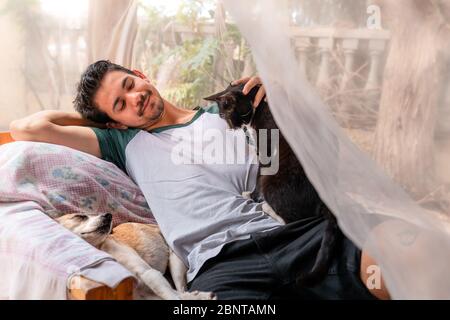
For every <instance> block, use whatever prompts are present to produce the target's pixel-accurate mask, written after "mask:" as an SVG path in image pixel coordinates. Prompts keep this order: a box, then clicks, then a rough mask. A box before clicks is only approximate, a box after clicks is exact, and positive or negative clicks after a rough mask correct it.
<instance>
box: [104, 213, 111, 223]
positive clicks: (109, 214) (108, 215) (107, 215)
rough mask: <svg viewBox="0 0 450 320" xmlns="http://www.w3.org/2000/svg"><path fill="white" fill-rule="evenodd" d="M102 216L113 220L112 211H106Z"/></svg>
mask: <svg viewBox="0 0 450 320" xmlns="http://www.w3.org/2000/svg"><path fill="white" fill-rule="evenodd" d="M102 218H104V219H106V220H109V221H111V220H112V214H111V213H105V214H104V215H102Z"/></svg>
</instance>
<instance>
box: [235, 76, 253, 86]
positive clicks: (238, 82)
mask: <svg viewBox="0 0 450 320" xmlns="http://www.w3.org/2000/svg"><path fill="white" fill-rule="evenodd" d="M248 80H250V77H244V78H241V79H238V80H234V81H233V82H231V85H232V86H235V85H238V84H243V83H246V82H247V81H248Z"/></svg>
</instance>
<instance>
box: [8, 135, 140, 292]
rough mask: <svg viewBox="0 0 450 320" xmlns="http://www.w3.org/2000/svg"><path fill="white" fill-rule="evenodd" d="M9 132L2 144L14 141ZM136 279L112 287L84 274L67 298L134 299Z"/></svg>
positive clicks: (75, 278)
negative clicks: (85, 276) (90, 278)
mask: <svg viewBox="0 0 450 320" xmlns="http://www.w3.org/2000/svg"><path fill="white" fill-rule="evenodd" d="M13 141H14V139H13V138H12V137H11V134H10V133H9V132H0V145H2V144H5V143H9V142H13ZM134 285H135V281H134V279H133V278H131V277H130V278H126V279H124V280H122V282H120V283H119V285H118V286H117V287H116V288H115V289H112V288H110V287H108V286H106V285H104V284H102V283H98V282H95V281H92V280H89V279H87V278H84V277H82V276H76V277H73V278H72V279H71V283H70V284H69V288H68V293H67V298H68V299H70V300H132V299H133V291H134Z"/></svg>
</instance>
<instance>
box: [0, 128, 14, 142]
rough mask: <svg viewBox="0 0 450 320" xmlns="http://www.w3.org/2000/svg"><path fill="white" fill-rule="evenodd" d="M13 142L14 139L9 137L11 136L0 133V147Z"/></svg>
mask: <svg viewBox="0 0 450 320" xmlns="http://www.w3.org/2000/svg"><path fill="white" fill-rule="evenodd" d="M13 141H14V139H13V138H12V137H11V134H10V133H9V132H6V131H3V132H0V145H2V144H5V143H8V142H13Z"/></svg>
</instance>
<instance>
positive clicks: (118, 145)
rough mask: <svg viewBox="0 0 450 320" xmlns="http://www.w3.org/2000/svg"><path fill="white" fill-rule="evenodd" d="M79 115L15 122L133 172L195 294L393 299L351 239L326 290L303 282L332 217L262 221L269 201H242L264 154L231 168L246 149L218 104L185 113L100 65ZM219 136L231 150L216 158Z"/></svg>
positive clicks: (33, 134)
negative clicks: (374, 282) (370, 282)
mask: <svg viewBox="0 0 450 320" xmlns="http://www.w3.org/2000/svg"><path fill="white" fill-rule="evenodd" d="M247 80H250V81H248V85H247V90H248V88H249V87H251V86H253V85H255V84H256V83H258V82H260V81H259V79H258V78H252V79H243V80H241V81H243V82H246V81H247ZM263 95H264V92H262V93H260V94H259V95H258V99H262V97H263ZM75 108H76V110H77V111H78V112H79V113H80V114H81V115H80V114H77V113H65V112H57V111H43V112H40V113H37V114H34V115H31V116H29V117H27V118H24V119H22V120H17V121H14V122H13V123H12V124H11V127H10V129H11V133H12V136H13V137H14V139H16V140H34V141H42V142H49V143H55V144H61V145H65V146H68V147H72V148H75V149H78V150H80V151H84V152H87V153H90V154H92V155H95V156H97V157H101V158H103V159H105V160H108V161H111V162H113V163H115V164H116V165H117V166H118V167H120V168H121V169H122V170H124V171H125V172H127V174H128V175H129V176H130V177H131V178H132V179H133V180H134V181H135V182H136V183H137V184H138V185H139V187H140V188H141V189H142V191H143V193H144V195H145V197H146V199H147V201H148V203H149V206H150V208H151V209H152V211H153V214H154V216H155V218H156V220H157V221H158V224H159V226H160V228H161V232H162V233H163V235H164V237H165V239H166V241H167V242H168V244H169V246H170V247H171V248H172V249H173V250H174V252H175V253H176V254H177V255H178V256H179V257H180V258H181V260H182V261H183V262H184V264H185V265H186V266H187V267H188V273H187V281H188V282H189V283H188V288H189V290H202V291H213V292H214V293H216V294H217V296H218V298H219V299H269V298H322V299H328V298H329V299H346V298H347V299H371V298H373V295H376V296H378V297H380V298H383V297H385V296H386V294H387V292H386V291H385V288H384V287H382V288H379V289H370V290H369V289H368V288H367V286H366V284H365V283H366V280H367V277H368V276H370V274H367V273H366V272H365V271H364V270H366V267H367V266H368V265H371V264H373V261H372V260H371V259H370V257H368V256H367V255H366V254H365V253H361V251H360V250H359V249H358V248H356V247H355V246H354V245H353V244H352V243H351V242H350V241H349V240H348V239H344V241H343V244H342V246H341V248H340V251H339V252H338V253H337V254H336V258H335V259H334V261H333V263H332V266H331V267H330V270H329V273H328V275H327V276H326V277H325V278H324V279H323V280H322V281H321V282H320V283H318V284H317V285H315V286H314V287H304V288H302V287H299V286H297V285H296V283H295V278H296V275H297V272H298V271H302V270H308V268H311V266H312V263H313V262H314V261H315V256H316V253H317V251H318V248H319V245H320V241H321V234H322V231H323V228H324V220H323V219H321V218H315V219H308V220H307V221H299V222H296V223H292V224H289V225H285V226H284V225H281V224H280V223H278V222H277V221H275V220H274V219H272V218H271V217H270V216H269V215H266V214H264V212H263V210H262V208H261V206H262V205H261V204H259V203H255V202H253V201H251V200H248V199H246V198H244V197H242V192H244V191H251V190H252V189H253V188H254V187H255V182H256V175H257V161H256V158H255V157H256V154H255V153H254V152H252V149H251V147H250V146H249V145H248V144H246V143H243V144H239V143H237V145H241V146H242V145H244V146H246V150H245V155H244V158H243V161H234V162H229V161H226V159H228V158H227V154H228V153H229V152H232V151H236V148H235V147H233V146H235V145H234V144H233V143H234V142H236V141H237V142H245V135H244V132H243V131H234V132H233V133H232V132H230V131H229V130H227V125H226V122H225V121H223V120H222V119H221V118H220V117H219V115H218V114H217V106H214V105H212V106H210V107H207V108H199V109H197V110H186V109H181V108H178V107H176V106H174V105H173V104H171V103H170V102H168V101H167V100H165V99H163V98H162V97H161V96H160V94H159V92H158V91H157V90H156V88H155V87H153V86H152V85H151V84H150V82H149V80H148V79H147V78H146V77H145V76H144V75H143V74H142V73H140V72H138V71H130V70H128V69H125V68H123V67H121V66H118V65H115V64H112V63H110V62H109V61H98V62H96V63H94V64H92V65H91V66H89V67H88V69H87V70H86V72H85V73H84V74H83V75H82V77H81V81H80V84H79V86H78V93H77V97H76V99H75ZM218 132H219V133H220V137H217V133H218ZM210 133H213V134H210ZM211 137H216V138H219V140H220V141H221V142H222V143H221V145H222V146H230V145H231V146H232V147H231V149H230V148H228V147H227V148H226V149H225V150H223V153H224V154H223V155H222V156H220V152H219V156H217V154H216V155H213V154H212V153H211V145H210V144H208V142H210V141H211ZM221 139H222V140H221ZM174 150H177V152H175V151H174ZM180 150H182V151H183V152H182V153H183V155H182V156H181V158H180V155H179V151H180ZM215 152H218V150H217V149H215ZM237 152H238V153H239V151H237ZM180 159H181V161H180ZM221 159H222V160H223V161H220V160H221ZM241 160H242V159H241ZM371 293H372V294H373V295H372V294H371Z"/></svg>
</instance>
